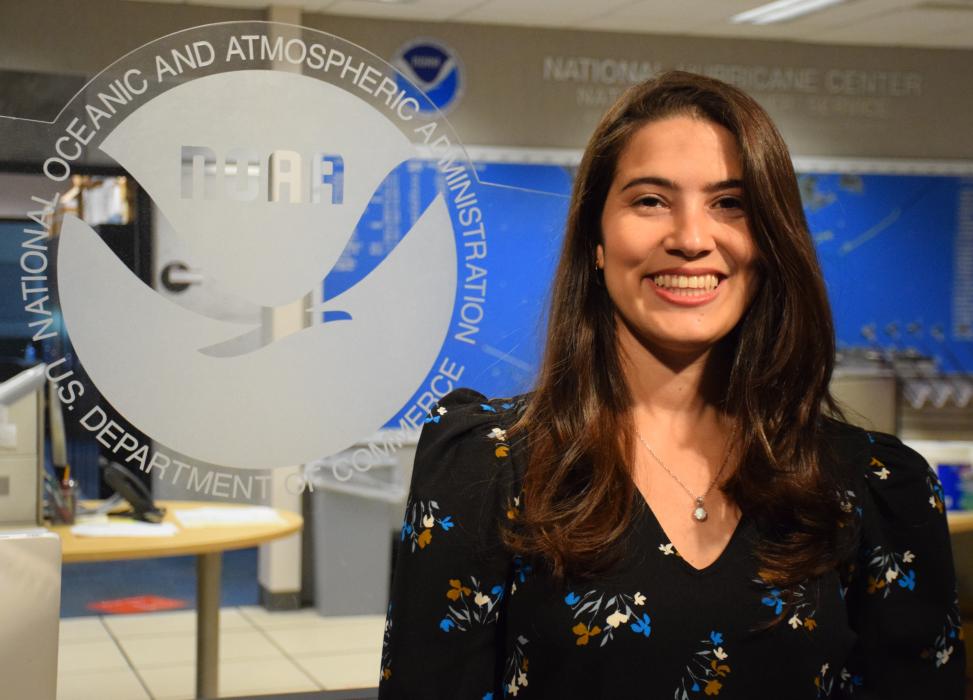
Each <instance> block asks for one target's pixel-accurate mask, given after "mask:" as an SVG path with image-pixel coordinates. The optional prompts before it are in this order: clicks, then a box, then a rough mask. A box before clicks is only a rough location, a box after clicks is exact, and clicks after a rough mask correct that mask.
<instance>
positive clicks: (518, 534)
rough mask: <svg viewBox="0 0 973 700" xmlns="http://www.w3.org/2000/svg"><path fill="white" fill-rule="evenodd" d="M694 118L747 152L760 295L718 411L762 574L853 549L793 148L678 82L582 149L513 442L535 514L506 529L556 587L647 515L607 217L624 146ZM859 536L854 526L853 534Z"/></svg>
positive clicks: (827, 324) (722, 93)
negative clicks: (537, 361)
mask: <svg viewBox="0 0 973 700" xmlns="http://www.w3.org/2000/svg"><path fill="white" fill-rule="evenodd" d="M682 115H688V116H691V117H694V118H699V119H704V120H708V121H711V122H713V123H715V124H719V125H720V126H722V127H724V128H726V129H727V130H728V131H729V132H730V133H731V134H732V135H733V136H734V137H735V139H736V141H737V144H738V146H739V150H740V154H741V159H742V169H743V184H744V188H743V189H744V207H745V211H746V213H747V217H748V222H749V227H750V231H751V235H752V236H753V239H754V243H755V245H756V247H757V249H758V251H759V258H760V261H761V262H760V273H761V274H760V277H761V283H760V288H759V289H758V291H757V293H756V295H755V297H754V299H753V301H752V303H751V305H750V307H749V308H748V309H747V311H746V312H745V314H744V316H743V318H742V319H741V320H740V322H739V324H738V325H737V327H736V328H734V330H733V331H732V333H731V334H730V335H729V336H728V337H727V338H725V339H724V341H721V343H722V344H721V348H723V347H725V348H726V351H727V352H728V353H730V357H731V359H730V367H731V369H730V372H729V376H728V377H727V381H726V391H725V395H724V396H723V397H722V406H721V409H722V410H723V411H724V412H726V413H727V414H728V415H730V416H733V417H734V418H735V419H736V421H737V423H738V425H739V428H738V430H737V433H736V435H737V436H738V440H739V444H738V446H737V450H736V454H738V455H739V456H740V464H739V468H738V469H737V470H736V471H735V473H734V474H733V475H732V476H731V477H730V478H729V479H728V480H727V481H726V482H725V483H724V484H723V485H722V486H721V489H722V491H723V492H724V493H725V494H726V495H727V496H728V497H729V498H730V499H732V500H733V501H734V502H735V503H736V504H737V505H738V506H739V507H740V509H741V511H742V512H743V513H745V514H747V516H748V517H750V518H751V519H752V520H753V521H754V522H755V524H756V526H757V527H758V529H759V532H760V533H761V537H760V541H761V544H760V545H759V549H758V557H759V558H760V563H761V569H760V575H761V576H762V577H763V578H764V579H765V580H766V581H767V582H768V583H769V582H773V583H775V584H778V585H782V586H788V585H792V584H794V583H796V582H799V581H801V580H804V579H805V578H807V577H809V576H814V575H818V574H820V573H823V572H824V571H826V570H828V569H830V568H832V567H834V566H836V565H837V564H838V563H839V562H840V561H841V559H842V558H843V557H844V556H845V553H846V552H847V547H848V546H849V545H848V542H847V541H846V540H847V539H848V538H847V537H845V536H844V533H843V532H842V529H843V525H844V524H845V523H846V522H848V517H847V514H846V513H844V512H843V511H842V509H841V507H840V504H839V501H838V499H837V498H836V494H837V491H838V488H839V486H840V484H841V479H840V477H839V475H838V474H837V473H836V472H835V470H833V469H830V468H828V466H827V464H828V456H827V455H826V454H824V452H823V451H824V450H825V447H824V445H826V444H827V443H826V442H825V441H823V440H822V431H823V430H824V429H825V428H826V426H825V415H826V413H827V412H830V413H831V414H832V415H838V416H840V415H841V413H840V409H839V408H838V407H837V405H836V404H835V402H834V399H833V398H832V396H831V394H830V392H829V389H828V384H829V381H830V379H831V373H832V370H833V366H834V354H835V347H834V329H833V324H832V319H831V311H830V307H829V304H828V298H827V294H826V290H825V285H824V281H823V278H822V275H821V271H820V268H819V266H818V262H817V256H816V254H815V250H814V245H813V242H812V240H811V237H810V235H809V233H808V228H807V222H806V220H805V217H804V211H803V208H802V206H801V197H800V192H799V189H798V184H797V178H796V176H795V173H794V169H793V165H792V163H791V158H790V154H789V152H788V150H787V147H786V145H785V143H784V140H783V138H782V137H781V135H780V133H779V132H778V130H777V128H776V127H775V126H774V124H773V122H772V121H771V119H770V117H769V116H768V115H767V113H766V112H765V111H764V109H763V108H762V107H760V105H759V104H757V102H756V101H755V100H753V98H751V97H750V96H748V95H747V94H746V93H744V92H742V91H740V90H739V89H737V88H734V87H733V86H731V85H728V84H726V83H723V82H721V81H718V80H714V79H710V78H707V77H703V76H699V75H694V74H692V73H686V72H681V71H672V72H668V73H665V74H663V75H660V76H658V77H656V78H655V79H652V80H649V81H647V82H644V83H641V84H639V85H636V86H633V87H632V88H630V89H629V90H627V91H626V92H625V93H624V94H623V95H622V96H621V97H620V98H619V100H618V101H617V102H616V103H615V104H614V105H613V106H612V107H611V108H610V109H609V111H608V112H607V113H606V114H605V115H604V117H603V118H602V119H601V122H600V123H599V124H598V126H597V128H596V129H595V132H594V134H593V135H592V137H591V140H590V141H589V142H588V145H587V147H586V149H585V151H584V155H583V157H582V160H581V164H580V167H579V170H578V173H577V177H576V179H575V183H574V188H573V193H572V198H571V204H570V208H569V213H568V219H567V226H566V231H565V237H564V244H563V248H562V251H561V257H560V261H559V263H558V267H557V271H556V273H555V278H554V282H553V287H552V292H551V302H550V310H549V320H548V328H547V336H546V346H545V351H544V356H543V361H542V366H541V369H540V372H539V376H538V380H537V383H536V386H535V391H534V392H533V394H532V395H530V398H529V399H528V402H527V406H526V408H525V410H524V412H523V413H522V414H521V416H520V417H519V418H518V420H517V421H516V423H515V425H514V426H513V427H512V431H511V432H512V434H515V435H518V436H519V439H522V440H525V441H526V444H527V445H528V450H527V468H526V473H525V476H524V500H523V510H522V512H521V515H520V517H519V518H518V520H517V526H516V528H509V529H507V530H506V531H505V535H504V536H505V540H506V542H507V544H508V546H510V547H511V548H512V549H513V550H514V551H516V552H519V553H522V554H529V555H540V556H541V557H542V558H543V559H544V560H546V561H547V563H548V564H549V565H550V568H551V570H552V572H553V574H554V575H555V576H557V577H563V576H565V575H570V576H572V577H585V576H593V575H596V574H598V573H600V572H603V571H604V570H606V569H607V568H609V567H610V566H611V565H612V564H613V563H615V562H616V561H617V560H618V559H619V558H620V556H621V553H622V552H621V550H622V547H621V544H620V541H621V539H622V537H623V536H624V535H625V534H626V532H627V531H628V530H629V528H630V526H631V524H632V521H633V518H634V513H635V504H636V503H637V501H636V500H635V498H634V496H635V486H634V483H633V480H632V476H631V467H630V465H631V463H632V457H633V455H634V449H633V447H634V431H635V428H634V424H633V422H632V418H631V412H630V410H631V396H630V394H629V391H628V387H627V385H626V382H625V378H624V374H623V371H622V361H621V357H620V352H619V348H618V345H617V339H616V314H615V310H614V306H613V304H612V302H611V299H610V298H609V296H608V293H607V290H606V289H605V287H604V285H603V283H602V282H601V280H600V278H599V277H598V275H597V273H596V272H595V270H594V260H595V250H596V246H597V245H598V244H599V243H601V214H602V208H603V205H604V202H605V199H606V197H607V194H608V190H609V187H610V185H611V183H612V180H613V178H614V175H615V168H616V164H617V162H618V159H619V156H620V154H621V152H622V150H623V149H624V148H625V146H626V144H627V143H628V141H629V139H630V138H631V137H632V135H633V134H634V133H635V132H636V131H637V130H638V129H639V128H640V127H642V126H644V125H645V124H647V123H649V122H652V121H655V120H659V119H664V118H667V117H673V116H682ZM847 529H848V530H851V528H847Z"/></svg>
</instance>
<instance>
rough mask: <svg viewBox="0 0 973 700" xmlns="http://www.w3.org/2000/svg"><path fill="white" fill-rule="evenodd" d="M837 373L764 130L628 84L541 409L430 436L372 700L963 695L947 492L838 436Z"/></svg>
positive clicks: (421, 453) (483, 405) (579, 225)
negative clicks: (832, 386) (833, 383)
mask: <svg viewBox="0 0 973 700" xmlns="http://www.w3.org/2000/svg"><path fill="white" fill-rule="evenodd" d="M833 364H834V332H833V328H832V323H831V316H830V310H829V306H828V299H827V296H826V293H825V288H824V284H823V282H822V278H821V273H820V270H819V268H818V265H817V259H816V256H815V252H814V247H813V243H812V241H811V238H810V236H809V234H808V231H807V226H806V222H805V220H804V214H803V210H802V207H801V200H800V196H799V192H798V187H797V182H796V178H795V176H794V171H793V168H792V165H791V162H790V156H789V154H788V152H787V148H786V146H785V144H784V141H783V139H782V138H781V136H780V134H779V133H778V132H777V129H776V127H775V126H774V125H773V123H772V122H771V120H770V118H769V117H768V116H767V114H766V113H765V112H764V110H763V109H762V108H761V107H760V106H759V105H758V104H757V103H756V102H755V101H754V100H753V99H751V98H750V97H749V96H747V95H746V94H744V93H743V92H741V91H739V90H737V89H735V88H733V87H731V86H729V85H726V84H724V83H721V82H719V81H716V80H712V79H708V78H703V77H700V76H696V75H692V74H688V73H682V72H672V73H666V74H664V75H661V76H659V77H658V78H656V79H653V80H650V81H648V82H645V83H641V84H639V85H637V86H635V87H633V88H631V89H630V90H629V91H628V92H626V93H625V94H624V95H623V96H622V97H621V98H620V100H619V101H618V103H616V104H615V105H614V106H613V107H612V108H611V109H610V110H609V112H608V113H607V114H606V115H605V116H604V117H603V119H602V121H601V123H600V124H599V126H598V127H597V129H596V131H595V133H594V135H593V136H592V138H591V141H590V142H589V144H588V147H587V149H586V151H585V154H584V157H583V159H582V162H581V166H580V168H579V172H578V177H577V180H576V182H575V188H574V193H573V198H572V204H571V209H570V214H569V219H568V223H567V230H566V234H565V240H564V247H563V250H562V254H561V260H560V263H559V266H558V270H557V273H556V276H555V279H554V285H553V291H552V304H551V312H550V322H549V327H548V334H547V344H546V349H545V357H544V362H543V365H542V369H541V373H540V376H539V378H538V381H537V385H536V388H535V391H534V392H532V393H531V394H528V395H526V396H521V397H515V398H513V399H496V400H488V399H486V398H485V397H483V396H481V395H480V394H477V393H475V392H472V391H469V390H458V391H455V392H453V393H451V394H449V395H448V396H446V397H445V398H443V400H442V401H441V402H440V404H439V406H438V408H436V409H435V411H434V412H433V414H432V415H431V417H430V418H429V419H428V420H427V425H426V427H425V429H424V431H423V434H422V438H421V440H420V443H419V447H418V450H417V455H416V463H415V468H414V472H413V474H414V475H413V482H412V491H411V496H410V502H409V505H408V511H407V516H408V515H409V514H415V513H427V514H428V517H426V518H425V519H423V520H422V521H421V527H420V526H419V525H417V524H416V523H417V522H418V521H417V520H416V518H415V517H407V518H406V523H405V524H404V525H403V537H402V546H401V548H400V551H399V556H398V558H397V564H396V572H395V576H394V582H393V590H392V596H391V602H390V608H389V614H388V618H387V622H386V637H385V645H384V650H383V656H382V679H383V680H382V683H381V686H380V697H382V698H387V699H391V698H406V697H409V698H411V697H422V698H450V699H453V698H472V699H475V700H481V699H483V700H486V699H488V698H490V699H492V698H499V697H506V696H517V697H524V698H559V699H561V698H629V697H651V698H663V697H665V698H668V697H673V698H675V699H676V700H689V699H690V698H692V697H696V696H713V695H720V696H722V697H725V698H763V697H775V698H788V699H789V700H790V699H792V698H793V699H801V698H822V697H831V698H850V697H864V698H883V699H889V698H892V699H899V698H901V699H902V700H905V699H906V698H909V699H912V698H917V697H936V698H951V699H958V698H960V697H961V696H962V686H963V660H962V657H963V654H964V647H963V642H962V640H961V637H962V634H961V628H960V621H959V616H958V610H957V603H956V597H955V583H954V577H953V568H952V559H951V554H950V550H949V540H948V534H947V528H946V522H945V518H944V517H943V512H942V510H943V509H942V498H941V493H942V492H941V488H940V487H939V484H938V482H937V481H936V478H935V475H933V474H932V473H931V472H930V470H929V468H928V465H926V463H925V462H924V461H923V460H922V458H921V457H919V456H918V455H917V454H916V453H914V452H912V451H911V450H909V449H908V448H906V447H904V446H903V445H902V443H901V442H899V441H898V440H897V439H896V438H894V437H893V436H890V435H883V434H879V433H867V432H865V431H863V430H861V429H858V428H855V427H853V426H851V425H849V424H847V423H845V422H843V421H842V420H840V410H839V409H838V407H837V406H836V405H835V402H834V400H833V399H832V397H831V395H830V393H829V390H828V384H829V381H830V378H831V372H832V368H833ZM439 514H448V516H447V515H439ZM417 528H418V530H417ZM419 530H421V532H419Z"/></svg>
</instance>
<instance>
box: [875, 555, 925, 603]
mask: <svg viewBox="0 0 973 700" xmlns="http://www.w3.org/2000/svg"><path fill="white" fill-rule="evenodd" d="M915 559H916V555H915V554H913V553H912V552H911V551H909V550H908V549H907V550H905V551H904V552H902V553H898V552H886V551H885V549H884V548H883V547H881V546H876V547H872V548H871V549H870V550H869V551H868V552H867V554H866V555H865V562H866V571H867V575H868V582H867V585H866V589H865V590H866V592H867V593H869V594H874V593H879V592H880V593H881V594H882V597H883V598H888V596H889V593H890V592H891V591H892V590H893V588H894V587H895V585H896V584H897V585H898V587H899V588H903V589H907V590H909V591H914V590H915V589H916V572H915V569H913V568H911V567H909V566H908V565H909V564H911V563H912V562H914V561H915Z"/></svg>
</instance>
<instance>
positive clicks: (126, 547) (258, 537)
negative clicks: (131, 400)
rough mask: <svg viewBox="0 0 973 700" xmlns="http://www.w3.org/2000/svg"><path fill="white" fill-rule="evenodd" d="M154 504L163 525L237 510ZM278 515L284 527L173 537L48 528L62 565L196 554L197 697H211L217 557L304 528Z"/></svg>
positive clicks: (293, 517) (186, 532)
mask: <svg viewBox="0 0 973 700" xmlns="http://www.w3.org/2000/svg"><path fill="white" fill-rule="evenodd" d="M159 505H161V506H163V507H164V508H165V509H166V516H165V522H171V523H174V524H176V525H178V523H176V520H175V518H174V517H173V515H172V512H173V510H188V509H191V508H202V507H208V508H212V507H217V508H234V507H240V506H233V505H227V504H220V503H211V502H199V501H160V502H159ZM277 514H278V515H280V517H281V519H282V521H283V522H280V523H268V524H259V525H233V526H226V527H201V528H191V529H190V528H180V529H179V532H178V533H177V534H176V535H174V536H172V537H75V536H74V535H72V534H71V527H70V526H69V525H54V526H51V527H50V528H49V529H50V530H51V532H54V533H56V534H57V535H58V536H59V537H60V538H61V554H62V557H63V561H64V563H65V564H69V563H72V562H92V561H112V560H117V559H154V558H156V557H175V556H185V555H187V554H194V555H196V697H197V698H216V697H218V696H219V661H220V653H219V641H220V578H221V576H222V561H223V560H222V553H223V552H224V551H226V550H229V549H245V548H247V547H253V546H255V545H258V544H262V543H264V542H268V541H270V540H275V539H277V538H280V537H286V536H287V535H292V534H294V533H295V532H298V531H300V529H301V527H302V526H303V524H304V521H303V519H302V518H301V516H299V515H297V514H296V513H290V512H288V511H283V510H278V511H277Z"/></svg>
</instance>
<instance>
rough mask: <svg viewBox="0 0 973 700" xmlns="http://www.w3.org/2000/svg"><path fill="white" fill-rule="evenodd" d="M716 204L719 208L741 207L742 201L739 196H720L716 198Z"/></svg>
mask: <svg viewBox="0 0 973 700" xmlns="http://www.w3.org/2000/svg"><path fill="white" fill-rule="evenodd" d="M716 206H717V207H719V208H720V209H743V201H742V200H741V199H740V198H739V197H722V198H721V199H719V200H717V202H716Z"/></svg>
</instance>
